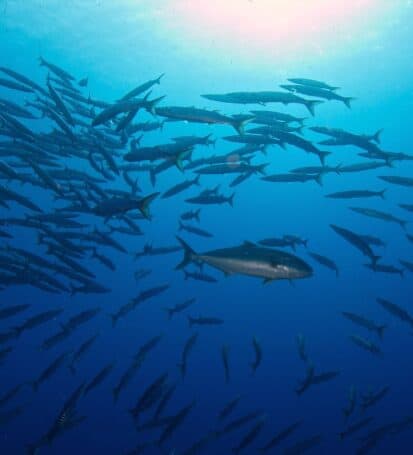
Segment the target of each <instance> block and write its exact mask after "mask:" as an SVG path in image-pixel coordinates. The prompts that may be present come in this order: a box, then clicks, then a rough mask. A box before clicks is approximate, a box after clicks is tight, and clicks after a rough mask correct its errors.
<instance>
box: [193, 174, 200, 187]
mask: <svg viewBox="0 0 413 455" xmlns="http://www.w3.org/2000/svg"><path fill="white" fill-rule="evenodd" d="M200 178H201V174H198V175H197V176H196V178H195V180H194V184H195V185H197V186H199V179H200Z"/></svg>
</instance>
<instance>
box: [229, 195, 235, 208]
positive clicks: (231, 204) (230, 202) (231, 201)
mask: <svg viewBox="0 0 413 455" xmlns="http://www.w3.org/2000/svg"><path fill="white" fill-rule="evenodd" d="M234 196H235V192H234V193H232V194H231V196H230V197H229V198H228V204H229V205H230V206H231V207H234Z"/></svg>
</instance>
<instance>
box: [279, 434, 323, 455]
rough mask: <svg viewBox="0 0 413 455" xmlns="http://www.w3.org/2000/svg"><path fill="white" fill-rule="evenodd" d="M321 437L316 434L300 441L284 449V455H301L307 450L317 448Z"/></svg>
mask: <svg viewBox="0 0 413 455" xmlns="http://www.w3.org/2000/svg"><path fill="white" fill-rule="evenodd" d="M322 440H323V437H322V435H321V434H317V435H315V436H311V437H309V438H307V439H303V440H301V441H298V442H296V443H295V444H294V445H292V446H290V447H287V448H286V449H284V451H283V454H284V455H301V454H302V453H304V452H307V451H308V450H310V449H312V448H314V447H317V446H318V445H320V444H321V442H322Z"/></svg>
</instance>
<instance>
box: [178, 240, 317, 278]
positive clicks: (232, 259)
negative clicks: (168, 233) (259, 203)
mask: <svg viewBox="0 0 413 455" xmlns="http://www.w3.org/2000/svg"><path fill="white" fill-rule="evenodd" d="M177 239H178V241H179V242H180V243H181V245H182V247H183V248H184V258H183V260H182V262H181V263H180V264H178V266H177V267H176V268H177V269H182V268H184V267H185V266H186V265H188V264H189V263H191V262H196V263H206V264H208V265H210V266H211V267H214V268H216V269H219V270H222V271H223V272H224V273H225V274H226V275H232V274H235V273H239V274H242V275H250V276H256V277H260V278H263V279H264V282H265V283H266V282H270V281H273V280H282V279H287V280H293V279H297V278H307V277H309V276H311V275H312V273H313V271H312V269H311V267H310V266H309V265H308V264H306V263H305V262H304V261H303V260H302V259H300V258H298V257H297V256H294V255H292V254H289V253H286V252H285V251H279V250H274V249H269V248H262V247H259V246H257V245H254V244H253V243H250V242H245V243H243V244H242V245H239V246H235V247H229V248H221V249H218V250H212V251H207V252H205V253H199V254H198V253H196V252H195V251H194V250H193V249H192V248H191V247H190V246H189V245H188V244H187V243H186V242H184V241H183V240H182V239H181V238H179V237H177Z"/></svg>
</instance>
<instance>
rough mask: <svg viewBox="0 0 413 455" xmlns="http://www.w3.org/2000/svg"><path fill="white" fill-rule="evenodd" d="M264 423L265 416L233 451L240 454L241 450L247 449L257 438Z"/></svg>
mask: <svg viewBox="0 0 413 455" xmlns="http://www.w3.org/2000/svg"><path fill="white" fill-rule="evenodd" d="M264 425H265V419H264V418H262V419H259V420H258V422H257V423H256V424H255V425H254V426H253V427H252V428H251V429H250V430H249V431H248V433H246V435H245V436H244V437H243V438H242V440H241V441H240V443H239V444H238V446H236V447H234V448H233V449H232V452H233V453H234V454H238V453H240V452H241V451H244V449H246V448H247V447H249V446H250V445H251V444H252V443H253V442H254V441H255V439H257V437H258V435H259V434H260V433H261V430H262V428H263V426H264Z"/></svg>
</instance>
